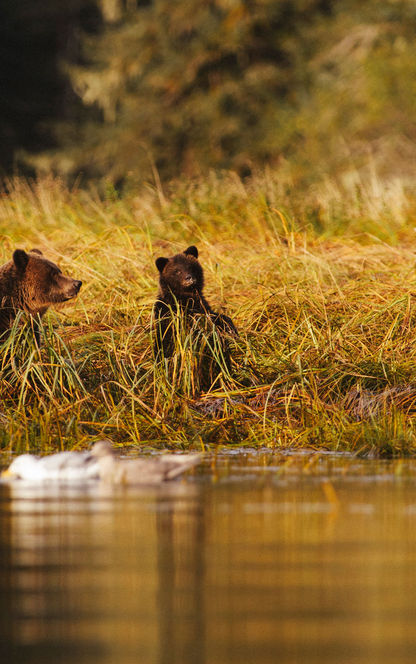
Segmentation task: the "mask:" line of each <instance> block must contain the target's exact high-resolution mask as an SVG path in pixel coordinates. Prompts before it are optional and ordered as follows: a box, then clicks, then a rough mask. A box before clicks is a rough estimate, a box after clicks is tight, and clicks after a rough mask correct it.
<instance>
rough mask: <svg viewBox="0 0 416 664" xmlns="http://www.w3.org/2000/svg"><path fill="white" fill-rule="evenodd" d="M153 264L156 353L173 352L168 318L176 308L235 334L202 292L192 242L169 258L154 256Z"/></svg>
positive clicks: (222, 331)
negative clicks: (156, 289) (156, 287)
mask: <svg viewBox="0 0 416 664" xmlns="http://www.w3.org/2000/svg"><path fill="white" fill-rule="evenodd" d="M156 267H157V269H158V270H159V293H158V299H157V301H156V303H155V305H154V309H153V314H154V319H155V321H156V335H155V346H154V350H155V354H156V355H157V354H159V353H160V352H161V351H162V350H163V355H164V356H165V357H168V356H170V355H171V354H172V352H173V348H174V342H173V341H174V340H173V334H174V332H173V327H174V326H173V320H172V318H173V314H174V313H175V312H177V311H178V310H179V312H180V313H182V314H184V315H185V316H186V317H195V315H198V314H200V315H201V314H202V315H204V316H206V317H207V318H208V319H209V320H210V321H211V322H212V323H213V325H214V326H215V328H216V329H217V331H219V332H220V333H225V334H228V335H234V336H238V332H237V329H236V327H235V325H234V323H233V321H232V320H231V318H229V316H225V315H224V314H217V313H215V312H214V311H213V310H212V309H211V307H210V305H209V304H208V302H207V300H206V299H205V297H204V295H203V292H202V291H203V288H204V272H203V270H202V266H201V264H200V262H199V261H198V249H197V248H196V247H195V246H193V245H192V246H191V247H188V248H187V249H185V251H184V252H183V253H181V254H176V255H175V256H172V257H171V258H163V257H160V258H158V259H157V260H156Z"/></svg>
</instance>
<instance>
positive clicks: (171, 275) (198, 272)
mask: <svg viewBox="0 0 416 664" xmlns="http://www.w3.org/2000/svg"><path fill="white" fill-rule="evenodd" d="M156 266H157V268H158V270H159V272H160V279H159V280H160V285H161V288H162V290H170V291H171V292H172V293H173V294H174V295H176V296H178V297H180V296H181V295H185V296H186V295H189V296H191V295H192V294H193V293H196V292H198V293H200V292H201V291H202V289H203V286H204V273H203V270H202V267H201V264H200V263H199V261H198V249H197V248H196V247H194V246H192V247H188V249H186V250H185V251H184V252H183V253H182V254H176V256H172V258H162V257H161V258H158V259H157V260H156Z"/></svg>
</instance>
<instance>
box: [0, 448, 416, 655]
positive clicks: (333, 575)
mask: <svg viewBox="0 0 416 664" xmlns="http://www.w3.org/2000/svg"><path fill="white" fill-rule="evenodd" d="M415 480H416V469H415V466H414V464H413V462H410V461H409V462H405V463H404V464H403V463H402V465H398V464H386V463H381V462H374V461H373V462H369V461H367V462H357V461H355V460H354V459H352V458H342V457H335V458H334V457H323V456H321V457H317V456H316V455H313V457H312V456H311V455H309V456H305V457H297V458H294V460H292V459H291V458H282V457H277V456H276V455H273V454H271V453H261V454H254V453H253V454H233V455H229V454H227V455H223V456H222V457H218V458H217V459H214V460H212V461H211V460H208V461H207V463H206V465H205V468H203V469H201V471H199V474H196V475H195V476H194V477H191V478H189V479H188V480H187V481H183V482H179V483H172V484H170V485H168V486H166V487H163V488H162V489H156V488H149V489H146V488H143V489H140V490H137V489H129V490H124V489H117V490H113V489H111V488H108V487H107V488H106V487H103V486H101V485H99V484H94V483H92V484H90V485H80V486H78V487H76V486H75V487H70V486H58V485H55V486H53V485H46V486H39V487H35V488H34V487H33V486H30V485H27V484H25V483H16V484H14V485H11V486H8V485H0V562H1V570H0V615H1V621H0V625H1V628H0V629H1V633H0V636H1V639H0V644H1V645H0V656H1V657H0V661H1V662H8V663H9V662H11V663H12V664H15V663H16V664H17V663H20V662H25V664H26V663H27V664H38V663H39V664H45V662H47V661H51V660H53V661H54V662H57V663H61V662H65V663H66V662H71V663H72V662H74V661H76V662H82V663H83V662H86V663H88V664H93V663H94V664H96V662H97V661H100V664H101V663H103V664H107V663H108V664H110V663H111V664H114V663H117V664H130V662H131V663H133V662H134V663H135V664H137V662H140V664H148V663H149V664H153V663H155V664H211V663H212V664H245V663H251V662H253V664H272V663H273V664H274V663H275V662H277V661H279V662H283V663H288V664H289V663H290V664H292V663H297V662H302V663H303V662H305V663H307V664H314V663H315V662H318V661H319V662H320V663H322V662H328V664H329V663H331V664H333V663H334V662H336V663H337V664H343V663H345V664H350V663H351V662H352V661H354V662H360V663H361V662H363V663H364V662H366V663H367V662H382V663H383V662H386V664H387V662H388V663H389V664H390V663H391V662H392V661H400V662H401V664H402V663H407V662H413V661H414V659H415V655H416V636H415V635H414V632H413V630H412V627H413V619H414V609H415V599H414V598H415V596H416V593H415V591H416V579H415V571H414V570H415V558H416V546H415V544H416V535H415V526H416V481H415Z"/></svg>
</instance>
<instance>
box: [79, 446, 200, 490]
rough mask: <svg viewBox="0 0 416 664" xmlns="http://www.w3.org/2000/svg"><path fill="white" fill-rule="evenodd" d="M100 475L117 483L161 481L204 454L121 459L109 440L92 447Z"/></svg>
mask: <svg viewBox="0 0 416 664" xmlns="http://www.w3.org/2000/svg"><path fill="white" fill-rule="evenodd" d="M91 456H93V457H94V458H96V459H97V461H98V465H99V474H100V478H101V479H102V480H104V481H105V482H110V483H113V484H160V483H162V482H166V481H168V480H173V479H175V477H178V475H181V474H182V473H183V472H185V470H188V469H189V468H192V467H193V466H196V465H197V464H198V463H199V462H200V461H201V454H161V455H160V456H157V457H153V458H147V459H117V458H116V457H115V455H114V449H113V447H112V445H111V443H110V441H108V440H99V441H98V442H97V443H95V445H94V446H93V447H92V449H91Z"/></svg>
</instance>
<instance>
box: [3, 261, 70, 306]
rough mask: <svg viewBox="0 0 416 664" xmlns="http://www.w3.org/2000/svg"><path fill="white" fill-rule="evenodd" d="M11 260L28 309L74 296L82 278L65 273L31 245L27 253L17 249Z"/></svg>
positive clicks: (63, 300) (64, 300)
mask: <svg viewBox="0 0 416 664" xmlns="http://www.w3.org/2000/svg"><path fill="white" fill-rule="evenodd" d="M13 262H14V265H15V268H16V274H17V277H18V279H19V286H20V289H21V292H22V295H23V300H24V304H25V306H26V307H27V309H28V310H29V311H31V312H35V311H38V310H40V309H42V308H44V307H48V306H49V305H50V304H56V303H59V302H66V300H70V299H71V298H73V297H75V296H76V295H77V294H78V292H79V289H80V288H81V285H82V281H79V280H77V279H72V278H71V277H67V276H66V275H64V274H63V273H62V271H61V269H60V268H59V267H58V266H57V265H55V263H52V261H49V260H47V259H46V258H44V257H43V255H42V253H41V252H40V251H39V250H37V249H34V250H32V251H30V252H29V253H26V252H25V251H23V250H21V249H17V250H16V251H15V252H14V254H13Z"/></svg>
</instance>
